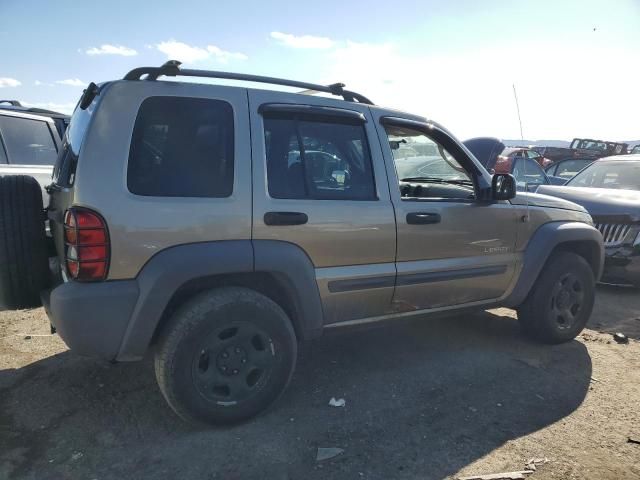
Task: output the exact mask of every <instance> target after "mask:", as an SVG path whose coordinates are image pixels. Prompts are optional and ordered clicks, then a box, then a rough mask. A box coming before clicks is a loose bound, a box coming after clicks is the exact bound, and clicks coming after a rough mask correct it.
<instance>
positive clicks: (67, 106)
mask: <svg viewBox="0 0 640 480" xmlns="http://www.w3.org/2000/svg"><path fill="white" fill-rule="evenodd" d="M22 105H24V106H25V107H34V108H46V109H47V110H54V111H56V112H60V113H66V114H68V115H70V114H71V113H73V109H74V108H75V106H76V104H75V103H56V102H35V103H31V102H22Z"/></svg>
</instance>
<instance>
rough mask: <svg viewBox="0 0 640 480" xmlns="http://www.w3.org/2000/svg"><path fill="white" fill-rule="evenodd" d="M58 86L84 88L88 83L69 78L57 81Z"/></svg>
mask: <svg viewBox="0 0 640 480" xmlns="http://www.w3.org/2000/svg"><path fill="white" fill-rule="evenodd" d="M56 83H57V84H58V85H68V86H70V87H84V86H85V85H86V84H87V83H86V82H83V81H82V80H80V79H79V78H67V79H65V80H56Z"/></svg>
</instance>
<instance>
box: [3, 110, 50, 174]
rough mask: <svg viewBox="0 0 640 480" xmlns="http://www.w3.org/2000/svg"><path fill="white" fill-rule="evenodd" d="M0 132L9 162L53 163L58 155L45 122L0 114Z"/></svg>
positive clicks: (24, 163)
mask: <svg viewBox="0 0 640 480" xmlns="http://www.w3.org/2000/svg"><path fill="white" fill-rule="evenodd" d="M0 132H2V139H3V141H4V145H5V148H6V149H7V154H8V156H9V163H14V164H17V165H53V164H54V163H55V161H56V158H57V157H58V151H57V150H56V144H55V143H54V141H53V137H52V136H51V130H50V129H49V126H48V125H47V123H46V122H42V121H39V120H31V119H28V118H19V117H9V116H5V115H0Z"/></svg>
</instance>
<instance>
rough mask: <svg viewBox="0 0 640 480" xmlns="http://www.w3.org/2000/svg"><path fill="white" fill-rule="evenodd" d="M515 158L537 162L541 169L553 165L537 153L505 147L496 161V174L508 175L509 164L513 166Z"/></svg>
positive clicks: (527, 149)
mask: <svg viewBox="0 0 640 480" xmlns="http://www.w3.org/2000/svg"><path fill="white" fill-rule="evenodd" d="M516 158H530V159H532V160H535V161H536V162H538V164H539V165H540V166H541V167H542V168H545V167H548V166H549V165H551V164H552V163H553V160H549V159H548V158H546V157H543V156H542V155H540V154H539V153H538V152H536V151H535V150H532V149H530V148H525V147H507V148H505V149H504V150H503V151H502V153H501V154H500V156H499V157H498V160H497V161H496V166H495V169H496V173H510V172H509V170H510V168H511V164H513V161H514V160H515V159H516Z"/></svg>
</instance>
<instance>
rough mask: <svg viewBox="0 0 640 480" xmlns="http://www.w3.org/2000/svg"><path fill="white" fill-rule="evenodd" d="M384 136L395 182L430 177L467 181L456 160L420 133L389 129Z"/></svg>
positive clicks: (462, 169) (395, 128)
mask: <svg viewBox="0 0 640 480" xmlns="http://www.w3.org/2000/svg"><path fill="white" fill-rule="evenodd" d="M387 134H388V138H389V146H390V147H391V152H392V154H393V160H394V162H395V166H396V172H397V173H398V179H400V180H402V179H406V178H418V177H431V178H434V179H440V180H443V181H449V180H453V181H460V180H462V181H470V178H469V176H468V175H467V173H466V172H465V170H464V168H462V167H461V166H460V164H459V163H458V162H457V161H456V160H455V158H453V157H452V156H451V155H450V154H449V152H447V151H446V150H445V149H444V148H443V147H442V146H441V145H439V144H438V143H436V142H434V141H433V140H431V139H430V138H429V137H427V136H426V135H424V134H423V133H420V132H417V131H415V130H409V129H405V128H400V127H389V128H388V129H387Z"/></svg>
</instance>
